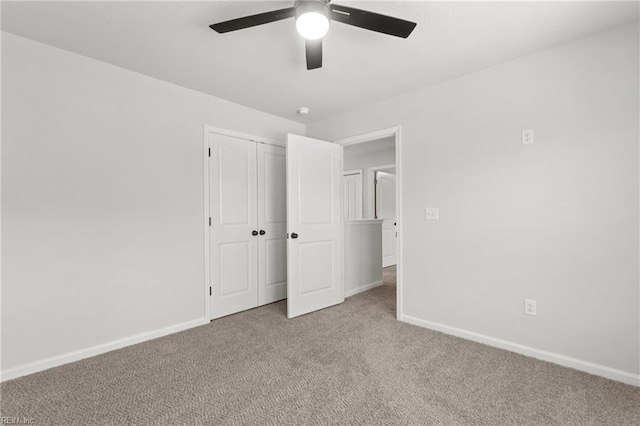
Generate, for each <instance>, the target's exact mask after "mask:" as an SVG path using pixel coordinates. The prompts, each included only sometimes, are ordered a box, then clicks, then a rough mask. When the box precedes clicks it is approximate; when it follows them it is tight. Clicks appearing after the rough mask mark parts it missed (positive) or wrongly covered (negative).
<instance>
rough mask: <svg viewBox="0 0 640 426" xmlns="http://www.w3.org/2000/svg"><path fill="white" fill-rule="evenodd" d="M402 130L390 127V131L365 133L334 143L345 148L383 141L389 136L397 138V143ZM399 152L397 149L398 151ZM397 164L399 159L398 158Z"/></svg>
mask: <svg viewBox="0 0 640 426" xmlns="http://www.w3.org/2000/svg"><path fill="white" fill-rule="evenodd" d="M399 130H400V126H397V127H389V128H388V129H382V130H376V131H373V132H369V133H365V134H363V135H356V136H351V137H349V138H344V139H339V140H337V141H334V143H337V144H340V145H342V146H343V147H344V146H347V145H353V144H357V143H363V142H369V141H373V140H376V139H382V138H386V137H389V136H396V142H398V138H397V134H398V131H399ZM396 152H397V149H396ZM396 162H398V159H397V158H396Z"/></svg>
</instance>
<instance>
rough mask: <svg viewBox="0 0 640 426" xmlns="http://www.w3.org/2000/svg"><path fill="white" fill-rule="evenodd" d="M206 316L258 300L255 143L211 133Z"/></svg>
mask: <svg viewBox="0 0 640 426" xmlns="http://www.w3.org/2000/svg"><path fill="white" fill-rule="evenodd" d="M209 146H210V148H211V159H210V167H209V188H210V191H211V195H210V212H211V213H210V214H211V229H210V232H211V238H210V256H211V318H212V319H213V318H219V317H222V316H225V315H229V314H232V313H235V312H239V311H242V310H245V309H250V308H254V307H256V306H257V304H258V285H257V281H258V280H257V270H258V261H257V258H256V257H257V253H258V250H257V244H258V238H257V229H258V219H257V212H258V209H257V207H256V199H257V176H256V144H255V142H252V141H248V140H244V139H238V138H234V137H231V136H226V135H220V134H216V133H211V134H210V136H209Z"/></svg>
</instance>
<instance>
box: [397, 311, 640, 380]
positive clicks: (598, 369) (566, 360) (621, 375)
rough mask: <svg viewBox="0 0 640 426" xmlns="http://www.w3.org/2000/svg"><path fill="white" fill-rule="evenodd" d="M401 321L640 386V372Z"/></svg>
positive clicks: (416, 320) (440, 326)
mask: <svg viewBox="0 0 640 426" xmlns="http://www.w3.org/2000/svg"><path fill="white" fill-rule="evenodd" d="M400 321H403V322H406V323H409V324H413V325H417V326H420V327H424V328H428V329H431V330H435V331H440V332H442V333H445V334H451V335H453V336H457V337H461V338H463V339H467V340H473V341H474V342H478V343H483V344H485V345H488V346H493V347H496V348H500V349H505V350H508V351H511V352H516V353H519V354H522V355H526V356H530V357H533V358H537V359H541V360H543V361H549V362H552V363H554V364H559V365H562V366H564V367H569V368H573V369H576V370H580V371H584V372H586V373H590V374H594V375H596V376H602V377H606V378H607V379H611V380H616V381H618V382H622V383H626V384H628V385H633V386H640V374H635V373H630V372H628V371H623V370H618V369H615V368H611V367H607V366H604V365H600V364H595V363H593V362H589V361H583V360H581V359H577V358H572V357H568V356H565V355H560V354H556V353H553V352H548V351H544V350H541V349H536V348H532V347H529V346H524V345H520V344H518V343H513V342H509V341H507V340H502V339H497V338H495V337H491V336H487V335H484V334H480V333H475V332H473V331H468V330H463V329H461V328H456V327H450V326H448V325H444V324H439V323H436V322H431V321H425V320H422V319H419V318H415V317H412V316H409V315H401V316H400Z"/></svg>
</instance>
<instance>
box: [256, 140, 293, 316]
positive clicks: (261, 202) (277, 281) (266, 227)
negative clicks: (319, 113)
mask: <svg viewBox="0 0 640 426" xmlns="http://www.w3.org/2000/svg"><path fill="white" fill-rule="evenodd" d="M286 189H287V153H286V150H285V149H284V148H281V147H277V146H271V145H265V144H258V228H259V236H258V304H259V305H264V304H267V303H272V302H276V301H278V300H282V299H284V298H286V297H287V199H286V197H287V192H286Z"/></svg>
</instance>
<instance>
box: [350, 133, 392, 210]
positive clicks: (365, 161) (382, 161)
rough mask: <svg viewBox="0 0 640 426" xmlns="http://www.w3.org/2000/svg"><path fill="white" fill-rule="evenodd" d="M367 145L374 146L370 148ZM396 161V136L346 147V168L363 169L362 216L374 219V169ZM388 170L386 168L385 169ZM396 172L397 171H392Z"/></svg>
mask: <svg viewBox="0 0 640 426" xmlns="http://www.w3.org/2000/svg"><path fill="white" fill-rule="evenodd" d="M367 147H373V149H368V148H367ZM395 162H396V146H395V138H394V137H388V138H383V139H380V140H377V141H370V142H366V143H359V144H355V145H347V146H345V147H344V170H345V171H348V170H362V217H363V218H365V219H373V216H374V208H373V180H374V177H373V170H372V168H373V167H375V166H387V165H390V164H395ZM385 171H386V170H385ZM392 173H395V171H392Z"/></svg>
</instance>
